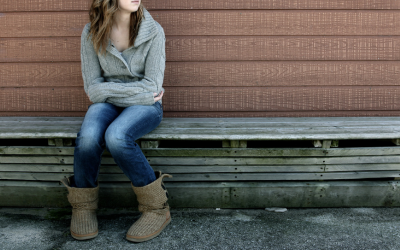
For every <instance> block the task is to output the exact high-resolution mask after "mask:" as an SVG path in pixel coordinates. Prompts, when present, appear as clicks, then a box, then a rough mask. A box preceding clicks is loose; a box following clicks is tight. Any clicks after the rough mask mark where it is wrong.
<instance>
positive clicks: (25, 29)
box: [0, 10, 400, 37]
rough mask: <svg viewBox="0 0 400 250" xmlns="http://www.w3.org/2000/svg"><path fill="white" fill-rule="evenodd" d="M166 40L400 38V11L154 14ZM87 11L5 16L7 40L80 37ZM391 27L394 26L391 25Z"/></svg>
mask: <svg viewBox="0 0 400 250" xmlns="http://www.w3.org/2000/svg"><path fill="white" fill-rule="evenodd" d="M151 14H152V15H153V17H154V18H155V19H156V20H157V21H158V22H159V23H160V24H161V26H163V28H164V30H165V33H166V35H177V36H179V35H189V36H190V35H196V36H197V35H236V36H239V35H338V36H341V35H400V11H368V10H364V11H357V10H346V11H344V10H341V11H338V10H336V11H326V10H321V11H317V10H289V11H284V10H274V11H268V10H227V11H223V10H207V11H198V10H197V11H196V10H195V11H152V12H151ZM87 22H89V16H88V13H87V12H54V13H52V12H32V13H24V12H19V13H5V14H4V15H3V16H2V17H1V18H0V30H2V32H1V33H0V36H1V37H46V36H52V37H54V36H80V35H81V33H82V29H83V26H84V25H85V24H86V23H87ZM388 24H390V25H388Z"/></svg>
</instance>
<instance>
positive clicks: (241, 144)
mask: <svg viewBox="0 0 400 250" xmlns="http://www.w3.org/2000/svg"><path fill="white" fill-rule="evenodd" d="M222 147H223V148H247V141H239V140H233V141H231V140H223V141H222Z"/></svg>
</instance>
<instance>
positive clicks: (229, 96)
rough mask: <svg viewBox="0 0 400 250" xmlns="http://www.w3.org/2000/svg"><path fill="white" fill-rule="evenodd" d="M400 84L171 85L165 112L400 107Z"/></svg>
mask: <svg viewBox="0 0 400 250" xmlns="http://www.w3.org/2000/svg"><path fill="white" fill-rule="evenodd" d="M399 96H400V88H399V87H385V88H382V87H308V88H307V87H304V88H301V87H299V88H294V87H292V88H265V87H259V88H256V87H255V88H248V87H247V88H239V87H230V88H220V87H215V88H212V89H210V88H202V87H193V88H178V87H175V88H168V89H166V91H165V97H164V98H165V99H163V100H165V102H164V103H165V106H164V110H165V111H311V110H313V111H324V110H335V111H338V110H349V111H350V110H392V111H398V110H400V98H399Z"/></svg>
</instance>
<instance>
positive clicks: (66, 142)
mask: <svg viewBox="0 0 400 250" xmlns="http://www.w3.org/2000/svg"><path fill="white" fill-rule="evenodd" d="M48 145H49V146H56V147H63V146H65V147H66V146H72V139H59V138H56V139H48Z"/></svg>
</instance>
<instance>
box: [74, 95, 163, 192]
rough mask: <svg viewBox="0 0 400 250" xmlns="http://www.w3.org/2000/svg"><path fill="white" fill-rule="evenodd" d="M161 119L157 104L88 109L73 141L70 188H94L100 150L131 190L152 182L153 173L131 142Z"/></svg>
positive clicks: (97, 106)
mask: <svg viewBox="0 0 400 250" xmlns="http://www.w3.org/2000/svg"><path fill="white" fill-rule="evenodd" d="M162 117H163V107H162V105H161V104H160V103H159V102H155V103H154V104H153V105H134V106H130V107H127V108H121V107H117V106H114V105H113V104H110V103H95V104H92V105H90V106H89V109H88V111H87V113H86V115H85V118H84V120H83V123H82V126H81V129H80V131H79V133H78V136H77V138H76V140H75V142H76V146H75V152H74V178H73V179H74V182H73V183H71V184H72V185H71V186H74V187H78V188H91V187H96V186H97V178H98V175H99V169H100V162H101V156H102V154H103V151H104V147H105V148H106V149H107V150H108V151H109V152H110V153H111V155H112V157H113V158H114V161H115V162H116V163H117V164H118V166H119V167H120V168H121V169H122V171H123V172H124V174H125V175H126V176H128V178H129V180H130V181H131V182H132V184H133V185H134V186H135V187H143V186H146V185H147V184H150V183H152V182H153V181H155V180H156V176H155V174H154V171H153V169H152V168H151V166H150V164H149V163H148V161H147V159H146V157H145V156H144V155H143V152H142V150H141V149H140V147H139V145H138V144H137V143H135V140H137V139H139V138H140V137H142V136H143V135H145V134H147V133H149V132H150V131H152V130H154V129H155V128H156V127H157V126H158V125H159V124H160V122H161V120H162Z"/></svg>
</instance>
